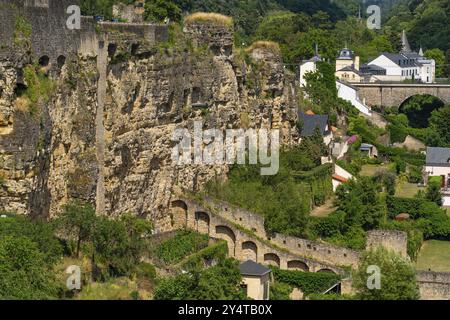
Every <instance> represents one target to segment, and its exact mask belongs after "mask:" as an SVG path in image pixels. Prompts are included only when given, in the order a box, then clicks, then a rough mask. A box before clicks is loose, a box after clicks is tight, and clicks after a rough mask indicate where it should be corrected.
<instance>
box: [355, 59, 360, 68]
mask: <svg viewBox="0 0 450 320" xmlns="http://www.w3.org/2000/svg"><path fill="white" fill-rule="evenodd" d="M355 69H356V70H358V71H359V56H356V57H355Z"/></svg>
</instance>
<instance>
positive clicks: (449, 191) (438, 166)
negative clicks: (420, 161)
mask: <svg viewBox="0 0 450 320" xmlns="http://www.w3.org/2000/svg"><path fill="white" fill-rule="evenodd" d="M429 177H440V178H441V187H442V199H443V205H444V206H450V148H432V147H428V148H427V159H426V164H425V167H424V181H425V183H426V184H427V183H428V179H429Z"/></svg>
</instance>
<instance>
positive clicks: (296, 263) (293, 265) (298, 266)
mask: <svg viewBox="0 0 450 320" xmlns="http://www.w3.org/2000/svg"><path fill="white" fill-rule="evenodd" d="M287 267H288V269H289V270H298V271H309V267H308V265H307V264H306V263H304V262H303V261H300V260H291V261H288V263H287Z"/></svg>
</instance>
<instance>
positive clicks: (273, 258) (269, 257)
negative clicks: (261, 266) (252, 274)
mask: <svg viewBox="0 0 450 320" xmlns="http://www.w3.org/2000/svg"><path fill="white" fill-rule="evenodd" d="M264 263H265V264H268V265H271V266H276V267H278V268H279V267H280V257H279V256H278V255H276V254H275V253H266V254H265V255H264Z"/></svg>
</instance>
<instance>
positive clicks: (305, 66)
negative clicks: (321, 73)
mask: <svg viewBox="0 0 450 320" xmlns="http://www.w3.org/2000/svg"><path fill="white" fill-rule="evenodd" d="M319 61H322V58H321V57H320V55H319V49H318V47H317V44H316V53H315V55H314V57H312V58H311V59H309V60H306V61H303V63H302V64H301V65H300V70H299V82H300V87H301V88H304V87H306V79H305V76H306V74H307V73H309V72H316V71H317V62H319Z"/></svg>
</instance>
